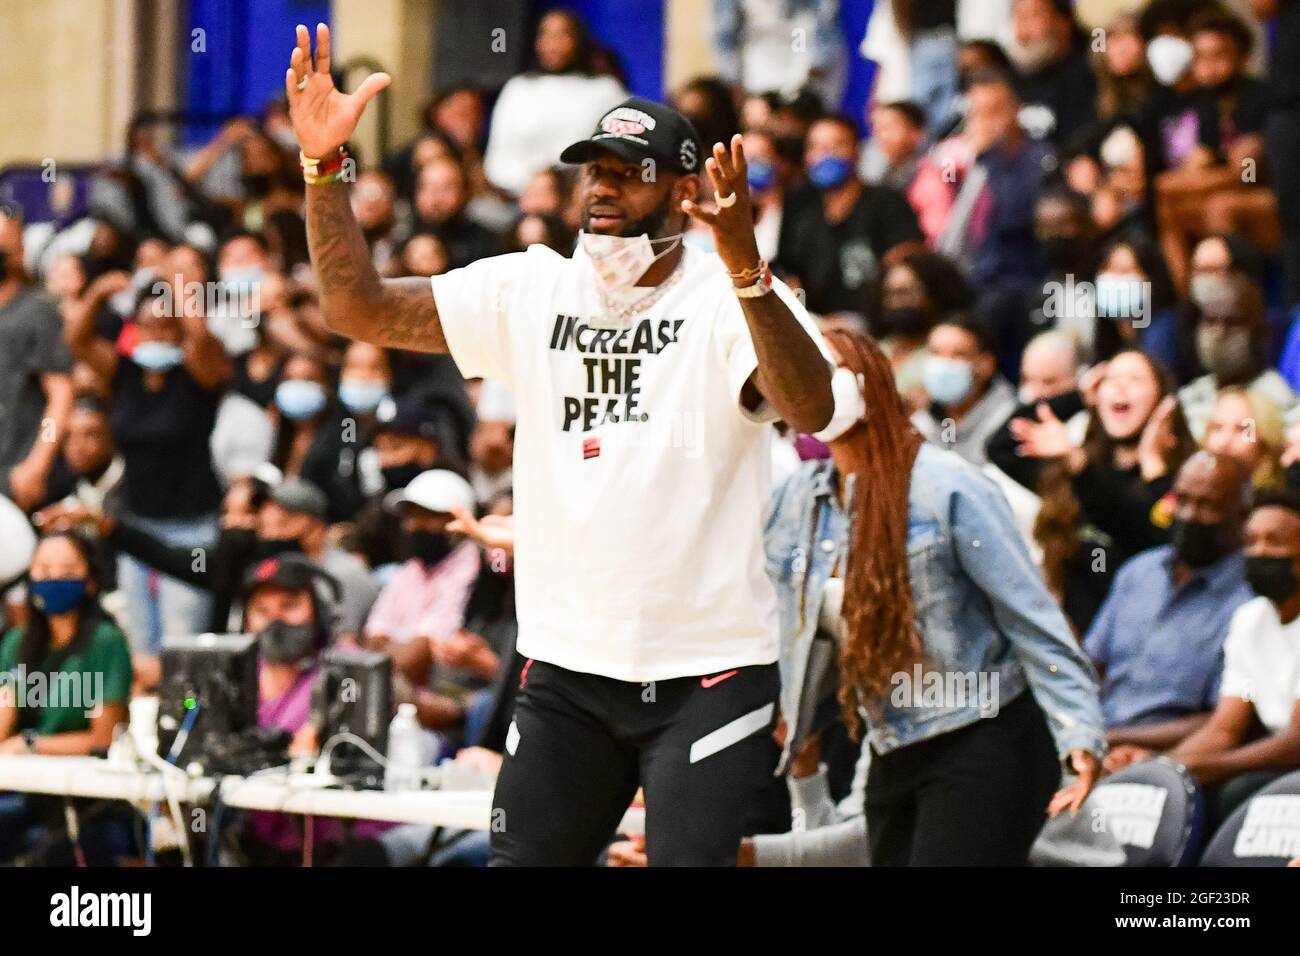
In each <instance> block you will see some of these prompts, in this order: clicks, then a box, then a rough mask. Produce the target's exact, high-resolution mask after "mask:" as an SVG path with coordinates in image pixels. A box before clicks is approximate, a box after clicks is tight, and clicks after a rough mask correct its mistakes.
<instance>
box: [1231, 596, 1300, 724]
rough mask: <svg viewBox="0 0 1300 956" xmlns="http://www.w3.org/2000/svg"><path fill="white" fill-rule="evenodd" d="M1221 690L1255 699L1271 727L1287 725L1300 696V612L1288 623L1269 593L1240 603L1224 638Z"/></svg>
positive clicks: (1260, 715) (1259, 713) (1262, 720)
mask: <svg viewBox="0 0 1300 956" xmlns="http://www.w3.org/2000/svg"><path fill="white" fill-rule="evenodd" d="M1219 696H1220V697H1240V698H1242V699H1243V700H1248V701H1250V702H1251V703H1252V704H1254V706H1255V713H1256V714H1257V715H1259V720H1260V723H1262V724H1263V725H1264V726H1265V727H1266V728H1267V729H1268V730H1269V732H1270V733H1278V732H1279V731H1282V730H1284V729H1285V728H1286V727H1287V725H1288V724H1290V723H1291V712H1292V711H1293V710H1294V709H1295V705H1296V701H1297V700H1300V618H1296V619H1295V620H1294V621H1292V622H1291V623H1290V624H1287V625H1285V626H1284V625H1283V624H1282V621H1281V619H1280V618H1279V617H1278V616H1277V608H1276V607H1275V606H1274V605H1273V602H1272V601H1270V600H1269V599H1268V598H1264V597H1257V598H1254V599H1252V600H1250V601H1247V602H1246V603H1245V604H1243V605H1242V606H1241V607H1239V608H1237V610H1236V611H1235V612H1234V613H1233V615H1232V621H1231V623H1229V625H1228V637H1227V639H1226V640H1225V641H1224V642H1223V681H1222V683H1221V685H1220V688H1219Z"/></svg>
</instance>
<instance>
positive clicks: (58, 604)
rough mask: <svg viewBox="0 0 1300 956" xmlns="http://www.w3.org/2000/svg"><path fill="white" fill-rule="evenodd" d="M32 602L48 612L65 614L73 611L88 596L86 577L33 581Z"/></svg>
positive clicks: (38, 608) (40, 609)
mask: <svg viewBox="0 0 1300 956" xmlns="http://www.w3.org/2000/svg"><path fill="white" fill-rule="evenodd" d="M30 587H31V591H32V604H33V605H34V606H35V607H36V609H37V610H39V611H44V612H45V613H46V614H63V613H65V612H67V611H71V610H72V609H73V608H74V607H76V606H77V605H78V604H80V603H81V599H82V598H84V597H85V596H86V579H85V578H51V579H50V580H48V581H32V582H31V584H30Z"/></svg>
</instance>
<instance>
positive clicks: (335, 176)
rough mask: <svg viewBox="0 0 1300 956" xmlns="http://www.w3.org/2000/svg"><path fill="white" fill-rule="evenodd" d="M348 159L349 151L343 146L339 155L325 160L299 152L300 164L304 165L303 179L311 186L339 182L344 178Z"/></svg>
mask: <svg viewBox="0 0 1300 956" xmlns="http://www.w3.org/2000/svg"><path fill="white" fill-rule="evenodd" d="M347 159H348V154H347V150H345V149H344V148H343V147H342V146H340V147H339V151H338V153H337V154H335V155H334V156H329V157H326V158H325V159H312V158H311V157H310V156H307V155H306V154H304V153H303V152H302V151H301V150H299V151H298V162H299V163H300V164H301V165H302V178H303V181H304V182H305V183H307V185H309V186H315V185H317V184H319V183H333V182H338V181H339V180H340V179H342V178H343V166H344V164H345V163H346V162H347Z"/></svg>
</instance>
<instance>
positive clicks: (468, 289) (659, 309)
mask: <svg viewBox="0 0 1300 956" xmlns="http://www.w3.org/2000/svg"><path fill="white" fill-rule="evenodd" d="M328 70H329V32H328V29H327V28H325V27H324V26H320V27H318V28H317V46H316V55H315V59H314V62H313V57H312V52H311V49H310V38H309V36H308V34H307V30H306V28H305V27H299V29H298V48H297V49H296V50H295V51H294V53H293V57H292V59H291V67H290V69H289V71H288V73H287V75H286V78H285V80H286V88H287V91H288V94H289V102H290V110H291V115H292V117H293V122H294V129H295V131H296V133H297V136H298V142H299V144H300V145H301V147H302V150H303V165H304V176H305V178H306V179H307V182H308V184H309V185H308V189H307V230H308V239H309V243H310V249H311V255H312V264H313V266H314V267H315V269H316V271H317V273H318V274H319V276H320V284H321V291H322V305H323V307H324V312H325V318H326V321H327V323H328V324H329V326H330V327H331V328H332V329H333V330H334V331H336V332H339V333H341V334H344V335H347V336H350V337H353V338H359V339H364V340H366V341H370V342H374V343H376V344H379V345H385V346H393V347H398V348H408V349H417V350H421V351H426V352H450V353H451V355H452V357H453V358H454V359H455V360H456V363H457V365H458V366H459V367H460V370H461V372H462V373H463V374H464V375H466V376H467V377H470V378H476V377H484V378H490V379H492V380H494V381H498V382H501V383H503V384H504V385H506V386H508V387H509V388H510V389H511V390H512V391H513V392H514V395H515V398H516V401H517V406H518V409H517V416H518V421H517V425H516V432H515V452H514V463H515V469H514V474H515V483H514V494H515V561H516V564H515V581H516V588H517V603H518V615H519V639H518V649H519V652H520V654H522V655H523V656H524V657H525V658H528V661H527V664H526V665H525V666H524V668H523V673H522V675H521V678H520V687H519V692H518V695H517V698H516V704H515V714H514V721H513V723H512V724H511V726H510V730H509V733H508V736H507V741H506V755H505V760H504V763H503V766H502V770H501V775H500V778H499V779H498V782H497V790H496V795H495V798H494V804H493V807H494V820H495V821H496V823H495V824H494V826H493V833H492V860H493V862H494V863H496V864H588V863H591V862H593V861H594V859H595V858H596V856H597V854H598V853H599V851H600V850H601V848H602V847H603V846H604V845H605V843H606V841H607V840H608V839H609V837H610V836H611V834H612V833H613V830H614V827H615V826H616V825H617V823H618V821H619V819H620V817H621V816H622V814H623V812H624V811H625V810H626V808H627V805H628V802H629V801H630V799H631V798H632V796H633V795H634V793H635V791H636V789H637V787H638V785H639V786H641V787H642V788H644V791H645V798H646V807H647V852H648V854H649V859H650V862H651V863H652V864H655V865H670V864H712V865H719V864H727V863H733V862H734V861H735V856H736V849H737V847H738V845H739V839H740V837H741V835H742V834H743V833H744V829H745V825H746V821H745V819H744V817H745V813H746V811H747V810H749V809H750V808H751V806H752V803H753V799H754V796H755V794H756V793H757V791H758V789H759V788H760V787H761V786H762V785H763V783H764V780H765V777H767V776H768V775H769V773H770V770H771V765H770V757H771V751H770V741H769V740H767V739H766V738H767V731H769V730H770V728H771V727H772V725H773V722H774V718H775V701H776V697H777V691H778V682H779V678H778V675H777V669H776V664H775V661H776V658H777V635H776V613H775V596H774V594H773V591H772V588H771V585H770V584H769V582H768V580H767V577H766V574H765V571H764V561H763V549H762V528H761V521H762V517H763V514H764V512H765V511H766V508H767V504H768V495H769V489H770V476H771V464H770V443H771V439H772V429H771V428H770V425H769V423H770V422H771V421H773V420H774V419H776V418H783V419H784V420H785V421H786V422H787V423H788V424H789V425H790V426H791V427H792V428H795V429H796V430H798V431H804V432H815V431H817V430H818V429H821V428H822V427H824V426H825V425H826V424H827V422H828V421H829V420H830V417H831V411H832V406H833V399H832V396H831V389H830V365H829V362H828V359H827V356H826V353H825V352H824V346H821V345H820V344H819V338H818V336H817V333H816V331H815V330H814V329H813V327H812V325H811V322H810V321H809V318H808V316H807V314H806V312H805V311H804V310H803V308H802V307H801V306H800V304H799V302H798V300H797V299H796V298H795V297H794V295H793V294H792V293H791V292H790V290H789V289H787V288H786V287H785V286H783V285H782V284H780V283H778V282H774V280H773V279H772V277H771V272H770V271H769V270H768V269H767V267H766V264H765V263H763V262H762V260H761V259H760V258H759V255H758V249H757V245H756V242H755V239H754V229H753V212H752V208H751V205H750V201H749V191H748V186H747V184H746V167H745V158H744V153H743V150H742V148H741V145H740V137H739V136H737V137H736V138H735V139H734V140H733V141H732V143H731V147H730V149H728V148H727V147H726V146H724V145H723V144H721V143H718V144H716V145H715V146H714V147H713V151H712V156H711V157H710V158H708V159H707V160H705V159H704V155H703V153H702V149H701V144H700V142H699V139H698V136H697V134H696V133H695V130H694V128H693V127H692V126H691V124H690V123H689V121H687V120H686V119H685V117H683V116H682V115H681V114H679V113H677V112H676V111H674V110H672V109H669V108H668V107H665V106H662V105H661V104H658V103H654V102H651V101H649V100H643V99H639V98H636V97H633V98H631V99H629V100H627V101H625V102H624V103H622V104H621V105H619V106H617V107H615V108H613V109H611V110H609V111H608V112H607V113H605V114H604V115H603V116H602V117H600V118H599V121H598V123H597V125H596V129H595V131H594V133H593V134H592V136H591V137H590V138H589V139H587V140H583V141H581V142H578V143H575V144H573V145H572V146H570V147H569V148H567V149H566V150H564V151H563V153H562V154H561V156H560V157H559V158H560V159H561V161H564V162H572V163H581V164H582V174H581V178H580V182H579V186H578V188H579V193H580V199H581V203H582V211H583V212H582V215H583V234H582V237H581V243H580V247H579V249H578V250H577V251H576V252H575V254H574V256H573V257H572V258H567V259H566V258H564V257H561V256H559V255H557V254H556V253H554V252H553V251H551V250H549V249H546V248H544V247H541V246H533V247H531V248H530V249H529V250H528V251H526V252H521V253H514V254H511V255H505V256H497V257H494V258H490V259H484V260H480V261H478V262H475V263H473V264H471V265H469V266H467V267H466V268H463V269H457V270H454V271H452V272H450V273H447V274H446V275H443V276H439V277H437V278H436V279H434V280H433V283H432V290H431V289H430V285H429V282H428V281H427V280H423V279H418V278H416V279H395V280H384V281H381V280H380V279H379V277H378V276H377V275H376V274H375V272H374V270H373V268H372V267H371V265H370V262H369V259H368V257H367V256H366V254H365V243H364V240H363V238H362V235H361V231H360V229H359V228H358V227H357V225H356V222H355V220H354V219H353V217H352V212H351V209H350V207H349V204H348V197H347V191H346V186H345V185H344V184H343V183H341V182H338V181H335V180H337V179H340V178H342V177H341V176H340V175H339V172H338V171H339V170H340V167H343V168H346V167H344V166H343V161H342V159H341V144H342V143H344V141H346V140H347V138H348V137H349V136H350V135H351V133H352V130H353V127H354V126H355V124H356V121H357V118H358V117H359V116H360V114H361V111H362V109H363V108H364V105H365V103H366V102H367V101H368V100H369V99H370V98H371V97H373V96H374V95H375V94H376V93H377V92H378V91H379V90H380V89H382V88H383V87H384V86H385V85H387V83H388V77H386V76H384V75H382V74H378V75H375V76H371V77H369V78H368V79H367V80H366V81H365V82H364V83H362V84H361V86H360V87H359V88H358V90H357V92H356V93H355V94H352V95H350V96H345V95H344V94H342V93H340V92H338V91H337V90H335V89H334V87H333V84H332V82H331V80H330V76H329V72H328ZM701 167H703V169H704V171H706V172H707V173H708V175H709V177H710V179H711V181H712V185H713V190H714V194H715V195H716V196H717V197H719V198H718V201H717V203H716V205H713V206H712V207H710V208H703V207H701V206H699V205H697V204H696V202H695V198H696V196H697V195H698V192H699V187H700V173H701ZM688 215H689V216H693V217H695V218H696V219H698V220H700V221H702V222H704V223H705V224H707V225H708V226H709V227H710V228H711V230H712V233H713V240H714V247H715V248H716V249H717V254H716V255H713V254H706V253H703V252H701V251H699V250H698V249H695V248H688V247H686V246H684V245H683V243H682V242H681V234H682V233H683V232H684V230H685V228H686V222H687V216H688Z"/></svg>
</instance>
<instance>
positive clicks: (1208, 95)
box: [1191, 76, 1273, 158]
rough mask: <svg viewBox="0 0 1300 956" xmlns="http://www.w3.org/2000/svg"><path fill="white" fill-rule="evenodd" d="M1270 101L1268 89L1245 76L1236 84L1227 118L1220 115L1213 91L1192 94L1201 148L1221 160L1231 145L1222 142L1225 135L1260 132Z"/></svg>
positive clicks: (1216, 96)
mask: <svg viewBox="0 0 1300 956" xmlns="http://www.w3.org/2000/svg"><path fill="white" fill-rule="evenodd" d="M1272 100H1273V97H1272V94H1271V93H1270V92H1269V89H1268V86H1267V85H1265V84H1264V83H1262V82H1261V81H1259V80H1256V79H1252V78H1251V77H1248V76H1247V77H1242V78H1241V80H1240V81H1239V82H1238V85H1237V89H1236V91H1235V93H1234V99H1233V102H1232V103H1231V109H1230V111H1228V112H1227V114H1226V115H1222V114H1221V113H1220V104H1219V97H1218V95H1217V94H1215V93H1214V92H1212V91H1210V90H1202V91H1200V92H1198V93H1196V94H1194V95H1193V97H1192V100H1191V102H1192V106H1193V108H1194V109H1195V110H1196V118H1197V125H1198V128H1197V134H1198V137H1199V139H1200V143H1201V145H1202V146H1206V147H1209V148H1210V149H1212V150H1214V152H1215V154H1216V155H1217V156H1219V157H1220V158H1223V154H1224V153H1226V152H1227V150H1228V149H1229V148H1231V146H1232V143H1231V142H1230V141H1225V138H1224V134H1225V133H1227V134H1229V136H1231V137H1237V136H1248V135H1250V134H1251V133H1262V132H1263V131H1264V124H1265V123H1267V122H1268V111H1269V108H1270V107H1271V106H1272Z"/></svg>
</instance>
